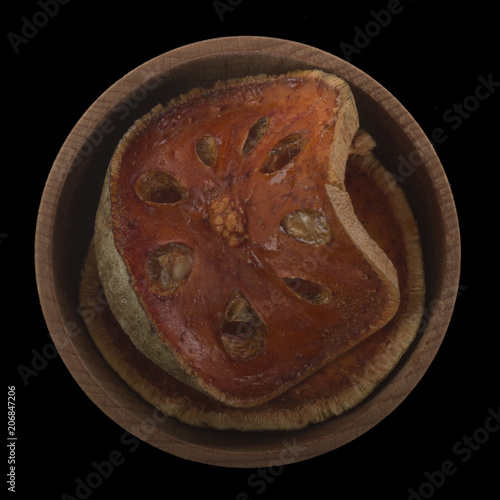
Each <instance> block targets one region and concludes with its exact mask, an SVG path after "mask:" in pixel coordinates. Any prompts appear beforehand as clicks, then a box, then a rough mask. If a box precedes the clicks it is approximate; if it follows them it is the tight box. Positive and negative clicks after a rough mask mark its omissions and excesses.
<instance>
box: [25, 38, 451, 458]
mask: <svg viewBox="0 0 500 500" xmlns="http://www.w3.org/2000/svg"><path fill="white" fill-rule="evenodd" d="M241 54H245V55H247V56H251V55H255V56H256V57H258V56H266V57H278V58H285V59H286V58H289V59H294V60H296V61H297V62H298V63H303V64H307V65H311V64H312V65H317V66H318V67H321V68H324V69H325V70H328V71H330V72H333V73H336V74H338V75H339V76H340V77H341V78H344V79H345V80H347V81H348V83H349V84H350V85H352V86H354V87H357V88H360V89H362V91H363V92H364V93H365V94H366V95H368V96H369V97H370V98H371V99H373V100H375V101H376V102H377V104H378V105H379V106H381V107H382V108H383V109H385V110H386V111H387V112H388V113H390V116H391V118H392V119H394V120H395V122H396V123H398V125H399V127H400V128H401V129H402V130H403V132H404V133H405V134H406V135H407V136H408V138H409V140H410V141H411V142H412V144H414V145H415V147H416V149H418V150H419V151H420V152H422V154H423V155H424V156H425V158H426V161H425V164H426V166H427V167H428V168H427V170H428V175H429V176H430V179H431V182H432V185H433V186H434V190H435V192H436V194H437V196H438V198H439V207H440V210H441V213H440V214H439V215H440V218H441V220H442V223H443V227H444V233H445V234H446V238H445V241H444V242H443V245H444V255H443V266H444V267H443V269H442V273H443V280H442V283H441V284H440V288H439V299H438V300H439V304H438V305H439V307H436V308H435V310H431V311H428V314H427V324H426V329H425V333H426V338H425V342H422V341H420V342H418V343H417V344H416V345H415V346H413V348H412V352H411V353H409V354H408V353H407V354H408V356H407V357H406V359H405V361H404V362H400V363H399V365H398V367H396V369H395V372H394V373H393V374H391V380H390V381H389V382H388V384H386V385H385V386H384V387H383V388H382V389H381V390H378V391H375V393H374V394H372V396H370V398H369V401H368V402H367V401H364V402H363V403H361V404H360V405H358V406H357V407H356V408H354V409H353V410H350V411H349V412H347V413H344V414H342V415H340V416H339V417H333V418H334V419H335V425H324V426H323V427H322V428H319V427H316V428H313V427H311V426H310V427H309V428H306V429H303V430H300V431H293V432H287V431H285V432H282V431H276V433H278V434H279V435H276V436H274V437H270V436H269V433H261V436H262V440H261V441H260V442H259V440H258V439H255V436H254V437H253V440H252V439H248V438H247V437H245V436H242V435H241V433H238V432H232V431H212V430H209V431H208V432H210V433H212V435H211V436H208V439H205V440H204V439H203V436H202V433H203V432H204V433H206V432H207V430H205V429H203V430H200V429H190V428H189V429H184V428H183V427H182V426H184V424H180V423H174V422H169V423H168V425H169V426H171V427H168V429H170V430H166V429H167V428H166V427H165V426H164V425H163V422H162V423H160V424H158V425H155V426H154V428H152V429H150V431H148V432H147V433H144V432H143V433H142V435H140V439H141V440H143V441H146V442H148V443H149V444H151V445H153V446H155V447H157V448H159V449H161V450H163V451H166V452H168V453H171V454H173V455H176V456H179V457H181V458H186V459H189V460H193V461H197V462H202V463H205V464H210V465H221V466H227V467H260V466H270V465H273V464H285V463H292V462H297V461H302V460H306V459H308V458H312V457H314V456H318V455H321V454H324V453H326V452H329V451H332V450H333V449H335V448H338V447H340V446H342V445H344V444H346V443H348V442H349V441H351V440H353V439H355V438H356V437H358V436H360V435H361V434H363V433H365V432H367V431H368V430H369V429H370V428H372V427H373V426H374V425H376V424H377V423H379V422H380V421H381V420H382V419H383V418H385V417H386V416H387V415H389V414H390V413H391V412H392V411H394V410H395V408H396V407H397V406H399V404H400V403H401V402H402V401H403V400H404V399H405V398H406V396H407V395H408V394H409V393H410V392H411V391H412V390H413V389H414V387H415V386H416V385H417V383H418V382H419V380H420V379H421V378H422V376H423V375H424V373H425V372H426V371H427V368H428V367H429V366H430V364H431V362H432V360H433V359H434V357H435V355H436V354H437V351H438V349H439V347H440V345H441V342H442V340H443V338H444V335H445V333H446V330H447V327H448V324H449V322H450V320H451V316H452V312H453V308H454V304H455V298H456V295H457V292H458V280H459V272H460V271H459V270H460V235H459V225H458V218H457V214H456V209H455V204H454V201H453V195H452V192H451V188H450V186H449V183H448V180H447V177H446V174H445V172H444V169H443V167H442V165H441V163H440V161H439V159H438V157H437V155H436V153H435V151H434V149H433V147H432V145H431V143H430V141H429V140H428V138H427V137H426V135H425V133H424V132H423V130H422V129H421V128H420V126H419V125H418V124H417V122H416V121H415V120H414V118H413V117H412V116H411V115H410V113H409V112H408V111H407V110H406V108H405V107H404V106H403V105H402V104H401V103H400V102H399V101H398V100H397V99H396V98H395V97H394V96H393V95H392V94H391V93H390V92H389V91H388V90H386V89H385V88H384V87H382V86H381V85H380V84H379V83H378V82H376V81H375V80H374V79H373V78H371V77H370V76H368V75H367V74H366V73H364V72H363V71H362V70H360V69H358V68H356V67H354V66H353V65H352V64H350V63H348V62H346V61H344V60H342V59H340V58H338V57H337V56H335V55H333V54H330V53H327V52H325V51H323V50H321V49H318V48H315V47H312V46H310V45H306V44H303V43H300V42H296V41H292V40H286V39H281V38H272V37H262V36H231V37H219V38H212V39H207V40H202V41H199V42H194V43H191V44H188V45H184V46H182V47H177V48H175V49H173V50H170V51H168V52H165V53H164V54H160V55H158V56H156V57H154V58H153V59H150V60H149V61H146V62H144V63H143V64H141V65H140V66H138V67H136V68H135V69H133V70H131V71H130V72H128V73H127V74H125V75H124V76H123V77H122V78H121V79H119V80H118V81H117V82H115V83H114V84H113V85H111V86H110V87H109V88H108V89H107V90H106V91H104V92H103V93H102V94H101V95H100V96H99V97H98V98H97V99H96V100H95V101H94V103H93V104H92V105H91V106H90V107H89V108H88V109H87V111H86V112H85V113H84V114H83V115H82V117H81V118H80V119H79V121H78V122H77V123H76V124H75V126H74V127H73V129H72V130H71V131H70V133H69V135H68V137H67V139H66V140H65V142H64V143H63V145H62V147H61V149H60V151H59V153H58V155H57V157H56V159H55V161H54V163H53V166H52V168H51V171H50V173H49V175H48V178H47V181H46V185H45V188H44V191H43V194H42V197H41V201H40V207H39V212H38V217H37V223H36V232H35V275H36V283H37V289H38V293H39V298H40V304H41V308H42V312H43V315H44V317H45V320H46V323H47V327H48V329H49V332H50V335H51V337H52V340H53V342H54V344H55V346H56V348H57V349H58V351H59V353H60V355H61V358H62V360H63V362H64V363H65V364H66V367H67V368H68V370H69V371H70V373H71V375H72V376H73V378H74V379H75V380H76V382H77V383H78V385H79V386H80V387H81V388H82V389H83V391H84V392H85V393H86V394H87V396H89V397H90V399H91V400H92V401H93V402H94V403H95V404H96V405H97V406H98V407H99V408H100V409H101V410H102V411H103V412H104V413H105V414H107V415H108V416H109V417H110V418H111V419H112V420H113V421H115V422H116V423H117V424H118V425H119V426H121V427H122V428H123V429H125V430H126V431H128V432H130V433H131V434H133V435H136V436H137V435H138V434H141V433H140V432H138V429H140V428H141V425H142V426H143V423H144V420H142V421H141V418H140V417H139V415H141V412H142V415H146V416H147V412H148V411H149V414H151V409H150V408H149V405H147V404H146V403H144V405H145V406H141V403H140V400H138V399H137V396H136V395H132V394H130V398H131V399H130V401H126V402H124V401H119V400H117V397H116V394H114V393H113V391H112V390H110V385H109V384H110V383H111V384H113V383H118V382H117V381H116V380H114V381H112V382H109V381H107V380H106V376H110V377H111V379H112V378H113V375H112V374H111V373H109V372H108V373H106V374H105V375H103V376H100V375H97V374H96V373H92V372H91V369H89V366H88V363H87V362H86V360H83V359H82V356H81V352H79V348H78V346H77V345H76V344H75V343H74V338H73V337H74V336H73V335H72V331H71V326H70V325H68V322H67V321H65V320H64V319H63V316H64V315H63V312H62V311H61V309H60V306H59V303H58V293H57V290H56V282H57V280H58V279H59V277H57V276H56V275H55V271H54V267H55V266H54V253H53V244H52V243H53V238H54V230H55V220H56V215H57V210H58V201H59V199H60V197H61V193H62V191H63V190H64V188H65V181H66V178H67V176H68V174H69V172H70V171H71V168H72V165H73V164H74V161H75V159H76V157H77V154H78V148H76V147H75V143H74V138H75V137H77V138H80V143H81V142H82V141H84V140H85V139H86V138H88V137H89V136H90V134H92V132H93V131H95V130H96V127H98V125H99V123H100V121H101V120H102V118H103V117H104V116H106V114H107V113H108V112H109V109H110V103H111V102H119V101H120V100H121V99H124V98H125V97H126V96H127V95H128V94H130V92H132V91H133V90H134V89H135V88H137V86H138V85H140V84H142V83H143V82H144V81H146V80H150V79H151V78H154V77H158V76H160V75H164V74H165V73H166V72H169V71H172V69H174V68H178V67H179V66H180V65H182V64H186V63H197V62H200V61H203V60H206V59H207V58H210V57H225V58H227V57H229V56H234V55H241ZM405 356H406V355H405ZM111 379H110V380H111ZM122 383H123V384H124V382H122ZM388 387H389V389H388ZM127 389H128V388H127ZM128 390H129V391H131V390H130V389H128ZM384 391H385V392H384ZM374 407H377V411H376V412H375V413H374V412H373V409H374ZM314 425H318V424H314ZM319 425H320V426H321V425H322V424H319ZM186 427H187V426H186ZM221 432H222V433H224V434H221ZM270 434H272V433H270ZM198 435H199V436H201V438H200V437H197V436H198ZM191 436H194V437H191ZM298 436H299V437H300V446H298V447H297V450H298V451H297V453H296V454H294V453H289V454H288V456H286V457H284V456H283V450H284V449H286V445H284V444H283V443H284V442H288V443H289V442H290V441H293V440H294V439H299V438H298ZM287 440H288V441H287ZM242 443H243V444H242ZM284 446H285V447H284Z"/></svg>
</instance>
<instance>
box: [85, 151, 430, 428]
mask: <svg viewBox="0 0 500 500" xmlns="http://www.w3.org/2000/svg"><path fill="white" fill-rule="evenodd" d="M346 187H347V189H348V192H349V194H350V195H351V197H352V200H353V205H354V207H355V210H356V214H357V215H358V217H359V218H360V219H361V220H362V221H363V224H364V225H365V227H366V228H367V231H368V232H369V234H370V235H371V236H372V237H373V238H374V239H375V240H376V241H377V243H378V244H379V245H380V246H381V247H382V248H383V249H384V251H385V252H386V253H387V254H388V255H389V256H390V257H391V259H392V261H393V262H394V264H395V266H396V268H397V271H398V277H399V283H400V294H401V303H400V307H399V309H398V312H397V313H396V315H395V316H394V318H393V319H392V320H391V321H390V322H389V323H388V324H387V325H386V326H384V327H383V328H381V329H380V330H379V331H378V332H376V333H375V334H373V335H371V336H370V337H368V338H366V339H365V340H363V341H362V342H360V343H359V344H358V345H356V346H355V347H354V348H352V349H351V350H349V351H348V352H346V353H345V354H343V355H342V356H340V357H339V358H337V359H336V360H334V361H332V362H331V363H330V364H329V365H327V366H326V367H324V368H323V369H321V370H319V371H318V372H317V373H315V374H314V375H312V376H311V377H309V378H308V379H306V380H304V381H303V382H301V383H299V384H297V385H296V386H295V387H293V388H291V389H290V390H289V391H287V392H285V393H284V394H282V395H281V396H279V397H277V398H274V399H273V400H271V401H269V402H267V403H264V404H262V405H260V406H257V407H253V408H232V407H229V406H227V405H224V404H222V403H220V402H218V401H215V400H214V399H212V398H210V397H208V396H206V395H204V394H202V393H201V392H199V391H196V390H194V389H192V388H191V387H187V386H186V385H185V384H183V383H181V382H179V381H178V380H176V379H175V378H174V377H171V376H170V375H169V374H168V373H166V372H165V371H163V370H162V369H161V368H159V367H158V366H156V365H155V364H154V363H152V362H151V361H150V360H149V359H147V358H146V357H145V356H142V355H141V354H140V353H138V352H137V349H136V348H135V347H134V345H133V344H132V342H131V341H130V339H129V338H128V337H127V336H126V334H125V333H124V332H123V330H122V329H121V327H120V325H119V324H118V322H117V321H116V319H115V318H114V316H113V315H112V313H111V312H110V310H109V308H107V307H102V306H100V307H99V308H98V309H97V310H96V307H95V302H96V297H98V298H99V303H100V304H103V295H102V289H101V283H100V278H99V275H98V273H97V269H96V259H95V252H94V247H93V245H92V244H91V246H90V248H89V253H88V257H87V259H86V262H85V267H84V270H83V273H82V283H81V287H80V302H81V304H82V313H83V318H84V319H85V320H86V323H87V326H88V330H89V333H90V335H91V336H92V338H93V339H94V341H95V343H96V345H97V347H98V348H99V350H100V351H101V353H102V354H103V356H104V358H105V359H106V360H107V361H108V363H109V364H110V365H111V366H112V367H113V368H114V369H115V370H116V371H117V372H118V373H119V374H120V375H121V376H122V377H123V378H124V380H125V381H126V383H128V384H129V385H130V387H131V388H132V389H134V390H135V391H137V392H138V393H139V394H140V395H141V396H142V397H143V398H144V399H145V400H146V401H148V402H150V403H151V404H152V405H153V406H155V407H156V408H158V409H159V410H160V411H161V412H163V413H164V414H165V415H168V416H170V417H174V418H177V419H178V420H180V421H182V422H185V423H187V424H190V425H196V426H202V427H207V426H208V427H213V428H218V429H237V430H246V431H255V430H285V429H286V430H290V429H299V428H302V427H305V426H307V425H308V424H310V423H312V422H320V421H322V420H325V419H327V418H329V417H331V416H333V415H339V414H341V413H343V412H344V411H346V410H348V409H351V408H352V407H353V406H355V405H356V404H358V403H359V402H360V401H362V400H364V399H365V398H366V397H367V396H368V395H369V394H370V393H371V392H372V391H373V389H374V388H375V387H377V385H379V384H380V382H381V381H382V380H383V379H384V378H385V377H386V376H387V375H388V374H389V373H390V372H391V371H392V370H393V369H394V367H395V365H396V364H397V362H398V361H399V360H400V359H401V357H402V355H403V354H404V352H405V351H406V350H407V348H408V346H409V345H410V344H411V342H412V341H413V339H414V338H415V335H416V334H417V331H418V329H419V326H420V322H421V318H422V313H423V307H424V299H425V283H424V272H423V263H422V250H421V246H420V238H419V233H418V227H417V224H416V221H415V220H414V217H413V214H412V212H411V209H410V207H409V205H408V203H407V201H406V199H405V196H404V194H403V192H402V190H401V187H400V186H399V185H398V184H397V182H396V181H395V180H394V179H393V178H392V176H391V175H390V174H389V172H388V171H387V170H386V169H385V168H384V167H383V165H381V164H380V162H378V161H377V159H376V158H375V157H374V156H373V155H365V154H364V153H363V156H360V155H353V156H352V157H351V158H350V159H349V161H348V168H347V171H346ZM292 286H295V287H297V288H294V289H295V290H297V289H298V288H299V284H297V283H295V284H293V283H292ZM237 309H239V308H237ZM87 311H89V312H91V314H87ZM238 316H239V317H246V314H242V315H241V316H240V315H238Z"/></svg>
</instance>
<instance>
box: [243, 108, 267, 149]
mask: <svg viewBox="0 0 500 500" xmlns="http://www.w3.org/2000/svg"><path fill="white" fill-rule="evenodd" d="M268 125H269V119H268V118H266V117H262V118H259V119H258V120H257V121H256V122H255V123H254V124H253V125H252V126H251V127H250V129H249V131H248V135H247V138H246V140H245V143H244V144H243V149H242V152H243V154H244V155H246V154H248V153H250V151H252V149H253V148H254V147H255V146H257V144H258V143H259V142H260V140H261V139H262V137H264V134H265V133H266V130H267V126H268Z"/></svg>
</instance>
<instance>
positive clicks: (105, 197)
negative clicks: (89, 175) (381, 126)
mask: <svg viewBox="0 0 500 500" xmlns="http://www.w3.org/2000/svg"><path fill="white" fill-rule="evenodd" d="M357 130H358V118H357V112H356V107H355V104H354V100H353V98H352V95H351V93H350V90H349V87H348V85H347V84H346V83H345V82H344V81H343V80H341V79H339V78H337V77H336V76H334V75H329V74H326V73H324V72H321V71H299V72H293V73H289V74H286V75H280V76H262V75H261V76H254V77H247V78H243V79H238V80H230V81H227V82H222V83H218V84H216V85H215V86H214V87H213V88H210V89H195V90H193V91H191V92H189V93H188V94H186V95H183V96H181V97H180V98H178V99H176V100H174V101H172V102H170V103H169V104H168V105H167V106H165V107H164V106H157V107H156V108H154V109H153V110H152V111H151V112H150V113H149V114H148V115H146V116H145V117H143V118H142V119H141V120H139V121H138V122H136V123H135V124H134V126H133V127H132V128H131V129H130V130H129V131H128V132H127V134H126V135H125V137H124V138H123V139H122V141H121V142H120V144H119V146H118V148H117V150H116V152H115V154H114V156H113V158H112V161H111V163H110V167H109V169H108V173H107V176H106V179H105V183H104V187H103V193H102V196H101V201H100V204H99V209H98V214H97V219H96V225H95V243H96V256H97V265H98V269H99V274H100V277H101V280H102V284H103V287H104V291H105V293H106V297H107V298H108V301H109V304H110V307H111V310H112V312H113V314H114V315H115V316H116V318H117V320H118V321H119V323H120V325H121V327H122V328H123V330H124V331H125V332H126V333H127V335H129V337H130V338H131V339H132V341H133V342H134V344H135V345H136V346H137V348H138V349H139V350H140V351H141V352H142V353H144V354H145V355H146V356H147V357H148V358H150V359H151V360H152V361H153V362H154V363H156V364H157V365H158V366H159V367H161V368H162V369H163V370H165V371H167V372H168V373H170V374H171V375H173V376H174V377H176V378H178V379H179V380H181V381H183V382H186V383H187V384H189V385H191V386H192V387H193V388H195V389H197V390H199V391H202V392H204V393H206V394H208V395H210V396H212V397H213V398H215V399H217V400H218V401H221V402H223V403H225V404H227V405H231V406H239V407H245V406H253V405H257V404H262V403H263V402H265V401H269V400H271V399H272V398H274V397H276V396H277V395H278V394H282V393H284V392H285V391H287V390H288V389H290V388H291V387H293V386H295V385H296V384H298V383H300V382H301V381H303V380H304V379H305V378H307V377H309V376H310V375H312V374H313V373H315V372H317V371H318V370H320V369H321V368H323V367H324V366H326V365H327V364H328V363H330V362H332V361H333V360H335V359H337V358H338V357H339V356H340V355H342V354H343V353H344V352H346V351H348V350H349V349H351V348H352V347H354V346H356V345H357V344H359V343H360V342H362V341H363V340H364V339H366V338H368V337H369V336H370V335H372V334H373V333H375V332H376V331H378V330H379V329H380V328H381V327H383V326H384V325H385V324H387V322H388V321H389V320H390V319H391V318H392V317H393V316H394V315H395V313H396V311H397V309H398V306H399V300H400V298H399V287H398V277H397V273H396V270H395V268H394V266H393V264H392V262H391V261H390V260H389V258H388V257H387V255H386V254H385V253H384V252H383V251H382V250H381V249H380V247H379V246H378V245H377V244H376V243H375V241H374V240H373V239H372V238H371V237H370V236H369V235H368V233H367V232H366V230H365V229H364V228H363V225H362V224H361V223H360V221H359V220H358V219H357V217H356V215H355V213H354V210H353V207H352V204H351V201H350V198H349V195H348V193H347V192H346V190H345V187H344V177H345V168H346V162H347V158H348V154H349V152H350V147H351V143H352V140H353V137H354V135H355V133H356V132H357Z"/></svg>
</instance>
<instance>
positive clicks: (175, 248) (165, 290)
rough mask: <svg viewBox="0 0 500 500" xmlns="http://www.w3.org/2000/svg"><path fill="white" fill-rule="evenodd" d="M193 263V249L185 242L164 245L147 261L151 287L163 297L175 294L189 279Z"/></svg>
mask: <svg viewBox="0 0 500 500" xmlns="http://www.w3.org/2000/svg"><path fill="white" fill-rule="evenodd" d="M193 263H194V258H193V250H192V249H191V248H190V247H188V246H187V245H185V244H184V243H168V244H167V245H162V246H161V247H159V248H157V249H156V250H155V251H154V252H153V253H152V254H151V255H150V256H149V257H148V259H147V261H146V280H147V284H148V286H149V288H150V289H151V291H152V292H153V293H154V294H155V295H159V296H162V297H165V296H168V295H171V294H173V293H174V292H176V291H177V290H178V289H179V288H180V287H181V286H182V285H183V284H184V283H185V282H186V280H187V279H188V277H189V274H190V272H191V269H192V267H193Z"/></svg>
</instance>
